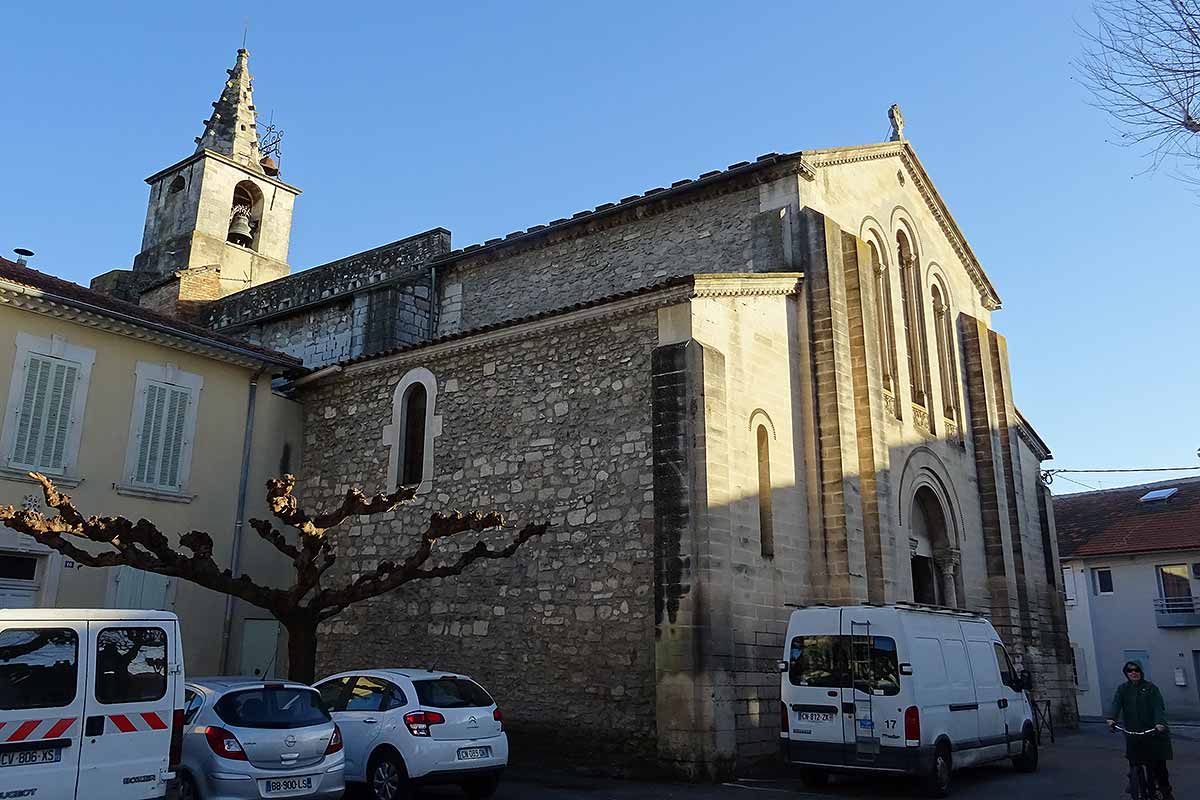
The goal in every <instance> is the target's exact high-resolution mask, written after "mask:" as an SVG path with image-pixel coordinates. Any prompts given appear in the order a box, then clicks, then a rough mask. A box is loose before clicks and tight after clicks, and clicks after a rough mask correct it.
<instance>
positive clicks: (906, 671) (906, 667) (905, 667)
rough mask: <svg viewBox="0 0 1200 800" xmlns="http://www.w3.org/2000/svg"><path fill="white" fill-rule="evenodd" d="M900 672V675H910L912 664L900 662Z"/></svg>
mask: <svg viewBox="0 0 1200 800" xmlns="http://www.w3.org/2000/svg"><path fill="white" fill-rule="evenodd" d="M900 674H901V675H912V664H909V663H908V662H905V663H903V664H901V665H900Z"/></svg>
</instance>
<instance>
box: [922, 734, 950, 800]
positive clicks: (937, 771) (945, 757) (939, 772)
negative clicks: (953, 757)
mask: <svg viewBox="0 0 1200 800" xmlns="http://www.w3.org/2000/svg"><path fill="white" fill-rule="evenodd" d="M952 772H953V764H952V763H951V761H950V746H949V745H947V744H946V743H944V742H943V743H942V744H939V745H938V746H937V750H935V751H934V753H933V764H932V769H931V770H930V771H929V774H928V776H926V778H925V791H926V793H927V794H928V795H929V796H930V797H949V796H950V775H951V773H952Z"/></svg>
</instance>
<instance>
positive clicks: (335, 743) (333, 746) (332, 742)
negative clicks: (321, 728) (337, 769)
mask: <svg viewBox="0 0 1200 800" xmlns="http://www.w3.org/2000/svg"><path fill="white" fill-rule="evenodd" d="M341 751H342V729H341V728H339V727H338V726H337V723H334V725H333V736H330V737H329V746H328V747H326V748H325V755H327V756H331V755H333V754H334V753H340V752H341Z"/></svg>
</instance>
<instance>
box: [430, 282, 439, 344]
mask: <svg viewBox="0 0 1200 800" xmlns="http://www.w3.org/2000/svg"><path fill="white" fill-rule="evenodd" d="M437 292H438V285H437V266H436V265H435V266H432V267H430V268H429V340H430V341H433V338H434V336H435V335H436V334H437V311H438V296H437Z"/></svg>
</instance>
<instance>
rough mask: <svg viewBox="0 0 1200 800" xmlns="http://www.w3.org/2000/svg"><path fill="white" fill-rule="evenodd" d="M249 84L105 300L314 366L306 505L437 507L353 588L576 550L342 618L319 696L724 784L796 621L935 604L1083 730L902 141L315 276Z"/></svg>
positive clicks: (375, 523)
mask: <svg viewBox="0 0 1200 800" xmlns="http://www.w3.org/2000/svg"><path fill="white" fill-rule="evenodd" d="M248 56H249V54H248V53H247V52H246V51H245V50H241V51H239V52H238V56H237V63H236V65H235V66H234V68H233V69H232V70H230V71H229V79H228V81H227V82H226V84H225V87H224V90H223V92H222V94H221V97H220V99H219V100H218V101H217V102H216V103H214V104H213V105H214V110H213V114H212V117H211V118H210V119H209V120H208V121H207V123H206V128H205V131H204V134H203V135H202V136H201V137H200V138H199V139H198V140H197V147H196V150H195V152H194V153H193V154H192V155H190V156H188V157H187V158H185V159H183V160H182V161H179V162H177V163H175V164H173V165H172V166H170V167H167V168H166V169H163V170H161V171H159V172H157V173H155V174H154V175H152V176H151V177H150V178H149V179H147V182H148V183H149V184H150V204H149V210H148V213H147V216H146V223H145V233H144V239H143V244H142V251H141V253H140V254H138V256H137V258H136V259H135V261H134V263H133V269H132V270H130V271H114V272H111V273H108V274H106V275H103V276H100V277H99V278H97V279H96V280H95V281H94V282H93V287H94V288H99V289H102V290H104V291H108V292H111V293H113V294H117V295H120V296H122V297H125V298H129V299H134V300H135V301H139V302H141V303H142V304H143V305H147V306H151V307H153V308H154V309H156V310H159V311H164V312H167V313H172V314H178V315H182V316H185V317H187V318H189V319H190V320H192V321H194V322H198V323H200V324H203V325H205V326H207V327H209V328H211V329H213V330H215V331H219V332H220V333H222V334H224V335H227V336H234V337H239V338H241V339H244V340H247V341H250V342H253V343H256V344H259V345H263V346H267V347H270V348H272V349H274V350H278V351H282V352H286V353H289V354H291V355H294V356H297V357H300V358H302V359H303V360H304V364H305V366H306V368H307V369H308V370H309V371H308V372H307V373H306V374H304V375H303V376H302V377H297V378H295V379H293V380H292V381H291V382H290V383H288V384H287V385H286V386H282V387H280V390H281V391H286V392H288V393H290V394H291V395H292V396H293V397H295V398H297V399H299V400H301V401H302V403H303V405H304V408H305V421H304V426H305V428H304V446H303V453H302V454H300V455H301V458H300V467H299V470H300V477H301V485H302V489H303V496H304V497H305V498H306V499H307V501H308V502H309V503H313V504H318V505H319V504H321V503H330V502H332V501H333V500H334V498H335V497H337V496H339V495H340V494H341V493H342V492H344V491H345V489H346V488H347V487H348V486H350V485H359V486H362V487H363V488H364V489H366V490H368V491H378V490H388V489H392V488H394V487H395V486H396V485H397V484H401V483H402V484H417V485H419V487H420V489H419V492H420V493H419V496H418V500H417V502H416V503H415V504H413V505H411V506H408V507H405V508H404V509H402V510H400V511H397V512H396V513H394V514H390V515H385V517H384V518H383V519H371V520H369V521H367V520H364V521H362V522H361V524H357V525H354V526H352V527H349V528H347V529H345V530H344V531H343V532H342V533H341V534H340V538H339V539H338V541H337V548H338V552H339V554H340V557H341V561H340V562H339V563H341V564H342V566H343V567H344V568H346V569H348V570H351V571H362V570H368V569H372V568H373V567H374V566H375V565H376V563H377V562H378V561H380V560H382V559H388V558H395V557H397V556H399V555H402V554H404V553H406V552H407V551H408V550H409V548H410V547H411V544H410V541H411V540H410V539H409V538H408V536H409V535H410V534H411V533H412V532H413V531H416V530H419V529H420V528H421V522H422V519H426V518H427V517H428V514H429V513H430V512H431V511H434V510H442V509H448V508H482V509H485V510H499V511H503V512H505V513H507V514H508V515H509V516H510V517H511V519H512V520H513V521H514V522H518V523H520V522H524V521H526V520H537V519H544V520H547V521H549V522H550V523H551V526H552V527H551V530H550V532H549V533H548V534H547V535H546V536H545V537H543V538H542V539H541V540H540V541H538V542H536V543H534V544H532V546H529V547H528V548H527V549H524V550H523V551H521V552H520V553H518V555H517V557H516V558H514V559H513V560H509V561H498V562H488V563H486V564H483V565H479V566H478V568H476V569H474V570H473V571H471V572H470V574H468V575H464V576H461V577H458V578H454V579H446V580H444V581H440V582H438V583H436V584H434V585H428V584H427V585H422V586H416V587H412V588H410V589H407V590H402V591H400V592H397V593H395V594H393V595H390V596H387V597H383V598H377V599H376V600H374V601H372V602H370V603H366V604H363V605H359V606H356V607H354V608H352V609H351V610H349V611H347V612H346V613H344V614H343V615H342V616H341V617H339V618H338V619H337V620H335V621H334V622H333V623H332V624H330V625H329V627H328V628H327V629H326V630H325V631H324V634H323V637H322V640H321V643H320V655H319V668H320V670H321V671H334V670H341V669H349V668H353V667H368V666H377V665H385V664H390V665H396V664H403V665H413V666H430V667H436V668H444V669H454V670H461V671H464V672H467V673H470V674H471V675H474V676H476V677H477V678H478V679H479V680H480V681H482V682H483V683H484V684H485V685H487V686H488V687H489V688H490V689H491V690H492V691H493V692H494V693H495V694H496V695H497V697H498V698H499V702H500V703H501V704H502V705H503V706H504V711H505V714H506V720H507V721H509V722H510V725H511V727H512V729H513V730H514V731H521V732H528V733H543V734H545V736H546V740H548V741H552V742H553V743H554V745H555V747H557V748H560V749H561V751H562V752H570V751H571V750H572V748H576V749H578V750H579V751H590V752H595V751H597V750H604V749H613V750H617V751H619V754H620V755H621V756H622V757H627V758H629V759H631V760H633V759H645V760H657V761H658V762H659V763H663V764H666V765H668V766H670V767H671V768H673V769H675V770H677V771H679V772H681V773H684V774H689V775H695V776H721V775H725V774H728V773H730V772H731V771H733V770H734V769H737V768H742V767H743V766H747V765H750V764H752V763H753V762H754V761H756V760H757V759H760V758H763V757H768V756H771V755H772V754H773V753H775V752H776V751H777V748H778V744H777V740H778V725H779V709H778V702H779V700H778V698H779V676H778V674H777V672H776V667H775V664H776V661H777V660H778V659H779V658H780V657H781V654H782V653H783V647H784V631H785V625H786V620H787V617H788V614H789V612H790V608H789V607H790V606H794V605H803V604H815V603H835V604H844V603H862V602H870V603H895V602H919V603H928V604H937V605H943V606H951V607H956V608H961V609H968V610H971V611H976V612H979V613H981V614H984V615H986V616H988V617H989V618H990V619H991V620H992V621H993V623H994V624H995V626H996V627H997V629H998V630H999V631H1000V632H1001V634H1002V635H1003V636H1004V638H1005V639H1006V641H1007V643H1008V646H1009V648H1010V651H1011V652H1012V653H1013V654H1014V656H1015V657H1016V658H1017V660H1018V661H1020V662H1021V663H1022V665H1023V667H1024V668H1026V669H1028V670H1030V671H1031V672H1032V673H1033V674H1034V677H1035V680H1036V686H1037V689H1036V696H1037V699H1038V701H1039V704H1045V703H1047V702H1048V703H1049V705H1050V707H1051V709H1052V710H1053V713H1054V716H1055V718H1056V719H1057V720H1059V721H1060V722H1061V721H1063V720H1066V721H1071V720H1073V718H1074V715H1075V709H1074V700H1073V691H1072V686H1071V670H1070V665H1069V661H1070V655H1069V653H1070V651H1069V647H1068V643H1067V638H1066V623H1065V617H1064V607H1063V603H1062V600H1061V599H1060V594H1059V587H1058V586H1057V585H1056V582H1057V581H1058V580H1060V578H1059V576H1058V575H1057V573H1058V569H1057V563H1058V558H1057V552H1056V544H1055V534H1054V520H1053V513H1052V508H1051V504H1050V498H1049V492H1048V490H1047V489H1046V487H1044V486H1043V485H1042V484H1041V483H1040V482H1039V479H1038V474H1039V468H1040V462H1041V461H1042V460H1044V459H1047V458H1049V456H1050V453H1049V450H1048V448H1047V446H1046V444H1045V443H1044V442H1043V441H1042V440H1041V439H1040V438H1039V437H1038V435H1037V433H1036V432H1035V431H1034V429H1033V427H1032V426H1031V425H1030V424H1029V422H1027V421H1026V420H1025V418H1024V417H1023V416H1022V415H1021V413H1020V411H1019V410H1018V407H1017V405H1016V400H1015V398H1014V397H1013V394H1012V380H1011V372H1010V370H1011V365H1010V363H1009V359H1008V350H1007V347H1006V344H1005V339H1004V337H1003V336H1002V335H1001V334H1000V333H998V332H997V331H996V330H995V329H994V328H993V324H992V318H993V314H994V313H995V312H996V311H998V310H999V309H1000V305H1001V301H1000V295H999V293H998V291H997V289H996V287H995V286H994V285H993V283H992V281H991V279H990V278H989V277H988V275H987V273H986V272H985V271H984V268H983V266H982V265H981V264H980V262H979V260H978V259H977V258H976V256H975V253H974V252H973V251H972V249H971V246H970V245H969V244H968V242H967V239H966V237H965V235H964V233H963V231H962V230H961V229H960V228H959V226H958V224H957V223H956V222H955V220H954V217H953V216H952V214H951V213H950V210H949V208H948V206H947V205H946V203H945V201H944V200H943V198H942V196H941V195H940V194H939V193H938V191H937V189H936V188H935V187H934V184H933V182H932V180H931V179H930V176H929V175H928V174H927V173H926V171H925V169H924V167H923V166H922V164H921V161H920V159H919V158H918V157H917V154H916V151H915V150H914V148H913V146H912V144H911V143H910V142H909V141H908V140H907V139H906V138H905V136H904V132H903V121H902V119H901V117H900V115H899V109H898V108H895V107H893V109H892V112H891V117H892V122H893V132H892V136H891V140H890V141H886V142H881V143H876V144H865V145H855V146H847V147H833V148H826V149H815V150H801V151H796V152H791V153H784V154H780V153H769V154H766V155H762V156H759V157H757V158H756V159H754V160H753V161H741V162H738V163H734V164H731V165H729V166H728V167H726V168H725V169H720V170H714V171H711V172H706V173H704V174H702V175H700V176H698V177H696V178H690V179H682V180H679V181H676V182H674V183H672V184H671V185H670V186H661V187H655V188H651V189H649V190H647V191H644V192H641V193H637V194H631V195H629V196H627V197H624V198H620V199H619V200H614V201H613V202H609V203H604V204H602V205H600V206H597V207H596V208H594V209H590V210H586V211H580V212H578V213H575V214H572V215H569V216H564V217H563V218H561V219H555V220H552V221H550V222H547V223H545V224H538V225H533V226H532V227H530V228H528V229H527V230H521V231H515V232H513V233H510V234H508V235H507V236H504V237H500V238H495V239H491V240H488V241H486V242H483V243H482V244H473V245H471V246H469V247H465V248H459V249H455V248H454V247H453V246H452V244H451V236H450V232H449V230H446V229H442V228H437V229H434V230H430V231H425V232H422V233H416V234H414V235H410V236H407V237H405V238H402V239H399V240H397V241H395V242H392V243H390V244H386V245H383V246H381V247H377V248H374V249H372V250H367V251H364V252H359V253H356V254H354V255H349V256H347V257H345V258H343V259H340V260H338V261H335V262H333V263H329V264H324V265H321V266H317V267H313V268H310V269H306V270H304V271H301V272H295V273H293V272H292V271H291V268H290V266H289V264H288V252H287V251H288V236H289V231H290V226H291V214H292V209H293V204H294V202H295V201H296V199H297V197H298V195H299V193H300V190H299V189H297V188H296V187H294V186H292V185H290V184H288V183H286V182H285V181H284V179H283V177H282V176H281V175H280V174H279V170H278V168H277V166H276V164H275V162H274V161H273V160H272V159H271V158H270V157H264V156H263V154H262V153H261V152H260V150H259V143H258V140H257V138H256V119H255V110H254V103H253V97H252V86H251V79H250V74H249V71H248V66H247V62H248ZM449 546H450V547H451V548H452V547H453V545H449ZM527 740H529V739H527Z"/></svg>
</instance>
